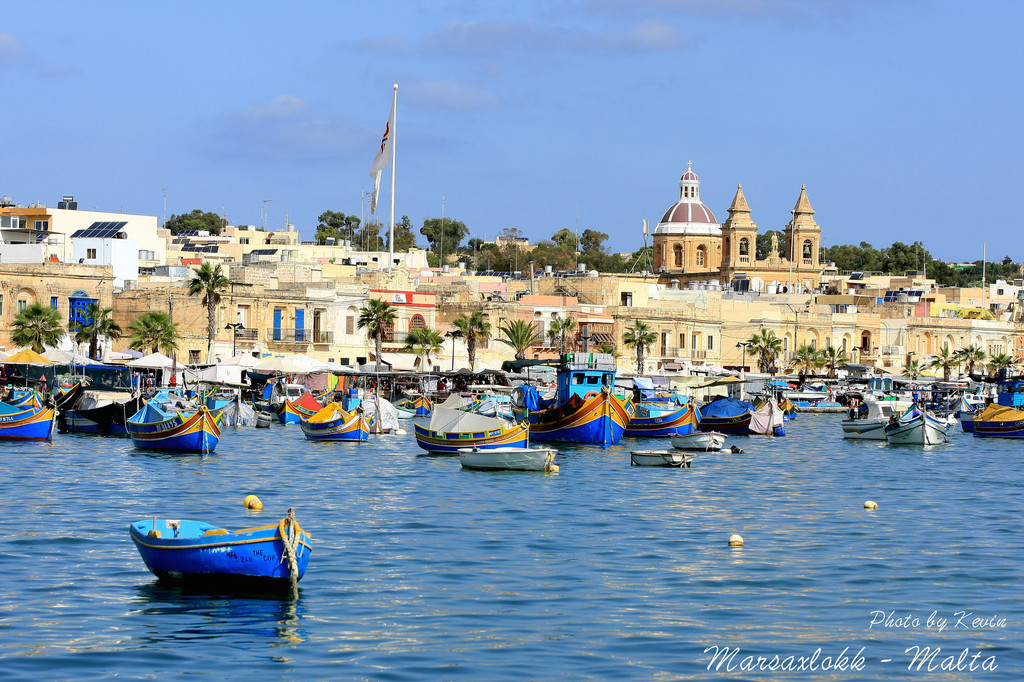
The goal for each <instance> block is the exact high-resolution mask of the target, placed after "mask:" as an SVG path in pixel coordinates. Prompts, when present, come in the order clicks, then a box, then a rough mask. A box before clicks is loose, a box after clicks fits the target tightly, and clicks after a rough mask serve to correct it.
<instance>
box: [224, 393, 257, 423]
mask: <svg viewBox="0 0 1024 682" xmlns="http://www.w3.org/2000/svg"><path fill="white" fill-rule="evenodd" d="M220 414H221V419H222V420H223V423H224V424H226V425H228V426H253V425H254V424H256V411H255V410H253V409H252V408H251V407H249V406H248V405H246V404H245V403H244V402H242V401H241V400H238V399H235V400H232V401H231V402H230V403H228V404H227V405H225V406H224V407H222V408H221V410H220Z"/></svg>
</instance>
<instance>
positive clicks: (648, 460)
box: [629, 450, 693, 469]
mask: <svg viewBox="0 0 1024 682" xmlns="http://www.w3.org/2000/svg"><path fill="white" fill-rule="evenodd" d="M692 462H693V455H689V454H686V453H685V452H679V451H676V450H634V451H633V452H631V453H629V465H630V466H638V467H685V468H687V469H689V468H690V464H691V463H692Z"/></svg>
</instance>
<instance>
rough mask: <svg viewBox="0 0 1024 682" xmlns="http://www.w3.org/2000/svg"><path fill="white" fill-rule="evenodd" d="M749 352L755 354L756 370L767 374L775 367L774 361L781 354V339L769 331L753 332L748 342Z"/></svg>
mask: <svg viewBox="0 0 1024 682" xmlns="http://www.w3.org/2000/svg"><path fill="white" fill-rule="evenodd" d="M748 343H749V344H750V350H751V352H753V353H757V365H758V369H760V370H761V371H762V372H764V373H765V374H767V373H768V372H770V371H772V368H773V367H775V361H776V359H777V358H778V357H779V353H781V352H782V339H780V338H779V337H777V336H776V335H775V332H773V331H772V330H771V329H762V330H761V331H758V332H754V335H753V336H751V337H750V340H749V341H748Z"/></svg>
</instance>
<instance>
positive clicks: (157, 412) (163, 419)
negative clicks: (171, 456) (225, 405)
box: [125, 400, 221, 455]
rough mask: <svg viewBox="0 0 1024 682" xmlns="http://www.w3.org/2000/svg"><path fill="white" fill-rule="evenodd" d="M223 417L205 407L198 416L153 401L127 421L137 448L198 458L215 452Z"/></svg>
mask: <svg viewBox="0 0 1024 682" xmlns="http://www.w3.org/2000/svg"><path fill="white" fill-rule="evenodd" d="M220 419H221V418H220V414H214V413H213V412H210V410H209V409H208V408H207V407H206V406H205V405H204V406H202V407H200V408H199V409H198V410H196V412H195V413H194V414H182V413H181V412H179V411H178V410H176V409H173V408H171V407H169V406H168V405H166V404H162V403H160V402H158V401H156V400H150V401H149V402H148V403H146V405H145V406H144V407H143V408H142V409H141V410H139V411H138V412H136V413H135V414H133V415H132V416H131V417H129V418H128V420H127V421H126V422H125V426H126V427H127V429H128V435H129V436H131V439H132V442H133V443H134V444H135V447H137V448H143V449H146V450H173V451H175V452H190V453H194V454H197V455H207V454H210V453H212V452H213V451H214V450H215V449H216V447H217V443H218V442H219V441H220Z"/></svg>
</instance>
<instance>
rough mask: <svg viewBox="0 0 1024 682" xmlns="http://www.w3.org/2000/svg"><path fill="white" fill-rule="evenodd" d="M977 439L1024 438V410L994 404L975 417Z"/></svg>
mask: <svg viewBox="0 0 1024 682" xmlns="http://www.w3.org/2000/svg"><path fill="white" fill-rule="evenodd" d="M974 435H975V437H976V438H1024V410H1019V409H1017V408H1015V407H1011V406H1009V405H999V404H997V403H992V404H991V405H989V406H988V407H986V408H985V409H984V410H982V411H981V412H980V413H978V414H975V415H974Z"/></svg>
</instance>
